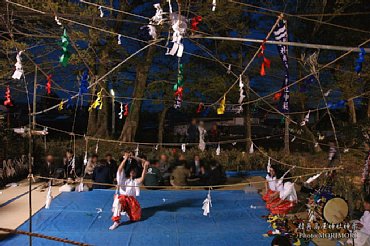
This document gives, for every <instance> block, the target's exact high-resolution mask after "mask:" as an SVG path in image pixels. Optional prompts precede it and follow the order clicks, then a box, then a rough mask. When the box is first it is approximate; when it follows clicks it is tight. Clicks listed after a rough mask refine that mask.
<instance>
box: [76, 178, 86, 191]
mask: <svg viewBox="0 0 370 246" xmlns="http://www.w3.org/2000/svg"><path fill="white" fill-rule="evenodd" d="M83 180H84V179H83V178H81V180H80V183H79V184H78V185H77V186H76V188H75V191H76V192H83V191H84V183H83Z"/></svg>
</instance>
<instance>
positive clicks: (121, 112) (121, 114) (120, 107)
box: [118, 103, 123, 120]
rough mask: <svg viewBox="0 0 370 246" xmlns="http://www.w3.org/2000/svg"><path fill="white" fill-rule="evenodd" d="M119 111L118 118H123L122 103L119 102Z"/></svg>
mask: <svg viewBox="0 0 370 246" xmlns="http://www.w3.org/2000/svg"><path fill="white" fill-rule="evenodd" d="M119 109H120V112H119V113H118V117H119V119H120V120H122V119H123V104H122V103H121V104H120V106H119Z"/></svg>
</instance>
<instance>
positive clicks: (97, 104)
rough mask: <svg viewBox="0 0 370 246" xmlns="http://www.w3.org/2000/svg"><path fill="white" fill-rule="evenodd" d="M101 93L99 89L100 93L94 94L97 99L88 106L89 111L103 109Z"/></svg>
mask: <svg viewBox="0 0 370 246" xmlns="http://www.w3.org/2000/svg"><path fill="white" fill-rule="evenodd" d="M102 91H103V89H100V91H99V92H98V93H97V94H96V96H97V98H96V100H95V102H93V104H91V105H90V107H89V111H91V110H92V109H96V108H97V107H99V109H102V108H103V98H102V95H101V94H102Z"/></svg>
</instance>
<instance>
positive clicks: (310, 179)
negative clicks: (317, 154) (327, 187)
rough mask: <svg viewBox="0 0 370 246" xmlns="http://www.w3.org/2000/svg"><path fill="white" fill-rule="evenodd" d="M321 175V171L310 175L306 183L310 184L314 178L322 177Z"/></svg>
mask: <svg viewBox="0 0 370 246" xmlns="http://www.w3.org/2000/svg"><path fill="white" fill-rule="evenodd" d="M320 175H321V173H319V174H316V175H314V176H312V177H310V178H309V179H307V181H306V182H305V183H306V184H310V183H312V182H313V181H314V180H316V179H317V178H318V177H320Z"/></svg>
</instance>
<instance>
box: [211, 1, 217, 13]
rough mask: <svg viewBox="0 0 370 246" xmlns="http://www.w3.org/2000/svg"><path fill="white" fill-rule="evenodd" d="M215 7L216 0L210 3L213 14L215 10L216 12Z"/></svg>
mask: <svg viewBox="0 0 370 246" xmlns="http://www.w3.org/2000/svg"><path fill="white" fill-rule="evenodd" d="M216 6H217V2H216V0H213V1H212V11H213V12H215V10H216Z"/></svg>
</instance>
